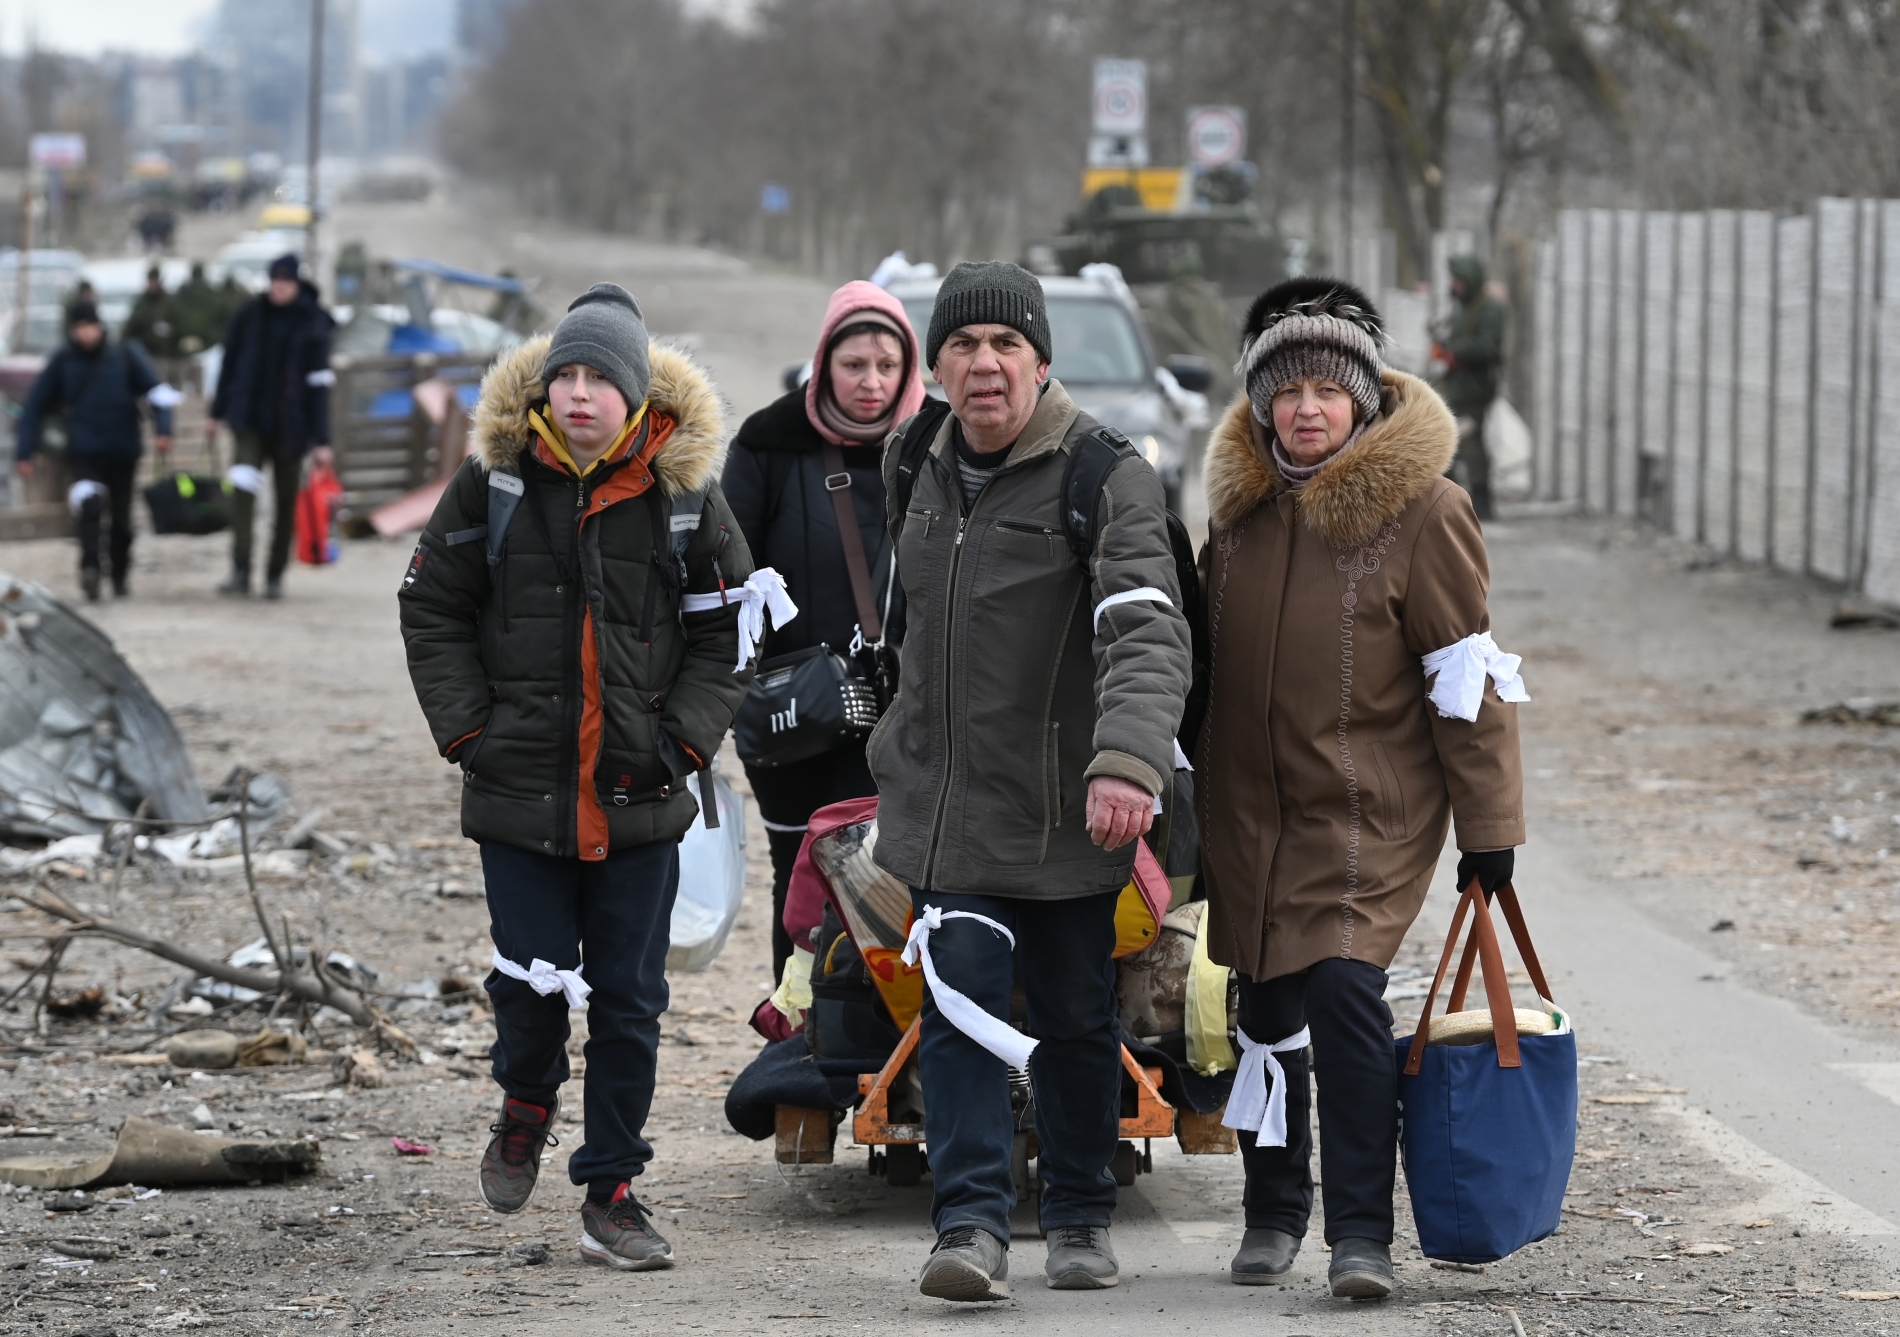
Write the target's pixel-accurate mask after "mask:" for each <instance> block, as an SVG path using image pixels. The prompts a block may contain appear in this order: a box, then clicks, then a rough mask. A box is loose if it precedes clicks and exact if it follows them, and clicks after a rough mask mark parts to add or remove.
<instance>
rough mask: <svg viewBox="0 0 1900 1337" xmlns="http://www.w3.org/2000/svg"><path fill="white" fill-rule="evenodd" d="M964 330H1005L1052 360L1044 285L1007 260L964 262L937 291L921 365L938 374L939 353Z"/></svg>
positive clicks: (1039, 354) (1053, 358) (1047, 360)
mask: <svg viewBox="0 0 1900 1337" xmlns="http://www.w3.org/2000/svg"><path fill="white" fill-rule="evenodd" d="M965 325H1007V326H1009V327H1010V328H1011V329H1012V330H1015V331H1017V332H1018V333H1020V334H1021V335H1022V336H1023V338H1025V339H1027V340H1029V346H1030V347H1031V348H1033V349H1035V350H1036V353H1037V355H1038V356H1039V357H1041V358H1042V360H1043V361H1044V362H1053V361H1055V353H1054V350H1053V349H1052V348H1051V347H1050V344H1049V308H1048V306H1047V305H1046V304H1045V303H1044V301H1043V297H1042V284H1041V282H1039V281H1038V280H1037V278H1036V276H1035V275H1034V274H1031V273H1030V272H1029V271H1028V270H1026V269H1024V268H1023V267H1022V266H1021V265H1013V264H1011V263H1010V262H1009V261H1007V260H984V261H980V262H978V261H971V260H965V261H964V262H963V263H962V264H960V265H958V266H957V267H956V268H955V269H953V270H951V271H950V273H949V274H948V275H947V276H946V277H945V278H944V281H943V284H942V286H940V287H939V288H938V289H937V305H936V309H934V310H933V311H932V312H931V313H930V334H929V336H928V337H927V338H925V340H924V361H925V363H927V364H928V365H929V367H930V369H931V370H932V371H935V370H936V369H937V350H938V349H940V348H942V347H943V341H944V340H945V339H948V338H949V337H950V335H951V333H952V332H953V331H955V330H960V329H962V328H963V327H964V326H965Z"/></svg>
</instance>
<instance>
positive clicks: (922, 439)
mask: <svg viewBox="0 0 1900 1337" xmlns="http://www.w3.org/2000/svg"><path fill="white" fill-rule="evenodd" d="M949 416H950V405H949V402H948V401H946V400H942V399H928V398H927V399H925V400H924V406H923V407H922V408H920V409H918V410H917V412H916V415H915V416H913V417H912V418H911V420H910V425H909V426H908V427H906V428H905V429H904V434H903V435H902V436H901V437H899V438H898V439H897V470H896V474H895V476H894V477H893V478H892V480H891V497H890V513H889V515H888V516H887V517H886V523H888V524H889V525H890V529H891V541H892V542H893V543H894V542H896V540H897V537H898V535H900V534H902V533H903V532H904V512H905V511H907V510H909V509H910V494H911V493H912V492H913V491H914V490H915V489H916V487H917V471H918V470H919V469H921V468H923V466H924V456H926V455H928V454H929V453H930V445H931V442H933V441H935V440H936V439H937V431H938V429H939V428H941V427H942V426H943V420H944V419H945V418H948V417H949Z"/></svg>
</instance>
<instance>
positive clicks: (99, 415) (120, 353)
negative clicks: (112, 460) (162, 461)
mask: <svg viewBox="0 0 1900 1337" xmlns="http://www.w3.org/2000/svg"><path fill="white" fill-rule="evenodd" d="M158 384H159V380H158V373H157V372H156V371H154V370H152V363H151V359H149V358H147V357H146V356H145V350H144V349H142V348H140V347H139V346H138V345H137V344H111V343H108V344H101V345H100V346H99V347H98V349H97V350H95V351H93V352H90V353H88V352H86V351H85V350H84V349H82V348H80V347H79V345H77V344H75V343H67V344H66V345H65V346H64V347H63V348H61V349H60V350H59V351H58V352H57V353H55V354H53V356H52V357H51V358H49V359H48V360H47V363H46V367H45V369H44V370H43V371H41V372H40V375H39V379H38V380H36V381H34V382H33V389H32V390H31V391H29V392H28V394H27V397H26V403H25V404H24V405H23V406H22V407H21V409H20V426H19V429H18V432H17V434H16V439H17V441H18V443H19V444H18V445H17V446H16V447H15V448H14V457H15V458H16V459H22V460H27V459H31V458H33V452H35V451H36V450H38V449H39V446H40V430H41V427H42V426H43V424H44V423H45V421H46V419H47V418H48V417H50V416H52V415H54V414H64V415H65V421H66V449H67V451H68V452H70V453H71V454H74V455H82V456H85V457H87V458H89V459H100V458H105V457H109V456H118V457H120V458H126V457H135V456H137V455H138V454H139V452H140V451H141V450H142V449H143V445H142V442H141V439H140V434H139V404H140V402H141V401H145V402H149V396H150V395H151V393H152V391H153V389H155V388H156V387H157V386H158ZM152 417H153V422H154V425H155V427H156V429H157V431H158V434H159V435H160V436H170V435H171V432H172V411H171V409H169V408H165V407H160V406H158V405H154V406H153V409H152Z"/></svg>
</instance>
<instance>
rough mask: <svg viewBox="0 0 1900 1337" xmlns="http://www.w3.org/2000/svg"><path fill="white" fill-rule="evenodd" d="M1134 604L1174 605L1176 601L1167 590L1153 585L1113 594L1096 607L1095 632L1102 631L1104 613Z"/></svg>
mask: <svg viewBox="0 0 1900 1337" xmlns="http://www.w3.org/2000/svg"><path fill="white" fill-rule="evenodd" d="M1134 603H1151V604H1169V605H1172V604H1173V603H1174V600H1172V599H1170V598H1169V597H1168V592H1167V591H1166V590H1158V589H1156V588H1155V587H1154V586H1153V585H1143V586H1142V587H1141V588H1140V589H1138V590H1123V591H1122V592H1121V593H1120V594H1111V595H1109V596H1108V597H1107V598H1106V599H1104V600H1102V601H1101V602H1100V603H1098V604H1096V605H1095V630H1096V631H1098V632H1099V631H1100V630H1101V629H1102V614H1103V613H1106V612H1107V611H1108V610H1109V609H1111V608H1113V607H1114V606H1115V605H1116V604H1134Z"/></svg>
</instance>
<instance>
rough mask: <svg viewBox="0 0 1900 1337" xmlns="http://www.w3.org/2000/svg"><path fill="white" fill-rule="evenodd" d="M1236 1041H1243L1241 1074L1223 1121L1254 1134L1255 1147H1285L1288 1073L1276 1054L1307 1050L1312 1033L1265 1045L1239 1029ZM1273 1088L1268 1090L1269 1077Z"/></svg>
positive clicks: (1305, 1031)
mask: <svg viewBox="0 0 1900 1337" xmlns="http://www.w3.org/2000/svg"><path fill="white" fill-rule="evenodd" d="M1234 1038H1235V1039H1237V1040H1239V1041H1240V1070H1239V1071H1238V1072H1236V1073H1235V1074H1234V1087H1233V1090H1231V1091H1229V1092H1228V1093H1227V1112H1226V1113H1225V1114H1223V1115H1221V1119H1220V1121H1221V1122H1222V1123H1224V1124H1226V1125H1227V1126H1228V1127H1229V1128H1234V1129H1242V1130H1245V1131H1246V1132H1249V1133H1252V1134H1254V1142H1253V1144H1254V1145H1255V1146H1256V1147H1284V1146H1285V1145H1286V1069H1285V1068H1283V1067H1281V1066H1280V1060H1279V1059H1277V1058H1275V1057H1274V1055H1276V1054H1284V1053H1286V1052H1287V1051H1289V1050H1294V1049H1304V1048H1306V1047H1307V1046H1308V1045H1310V1044H1312V1043H1313V1033H1312V1031H1311V1030H1309V1029H1308V1028H1307V1027H1304V1026H1302V1027H1301V1028H1300V1033H1299V1034H1298V1035H1289V1036H1287V1038H1286V1039H1284V1040H1276V1041H1274V1042H1273V1043H1272V1044H1270V1045H1263V1044H1261V1043H1260V1042H1259V1041H1258V1040H1256V1039H1254V1038H1253V1037H1252V1036H1250V1035H1248V1034H1247V1032H1245V1031H1244V1030H1241V1029H1240V1028H1239V1027H1238V1026H1236V1027H1235V1028H1234ZM1269 1074H1271V1075H1272V1077H1273V1088H1272V1089H1271V1090H1269V1089H1268V1088H1267V1077H1268V1075H1269Z"/></svg>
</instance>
